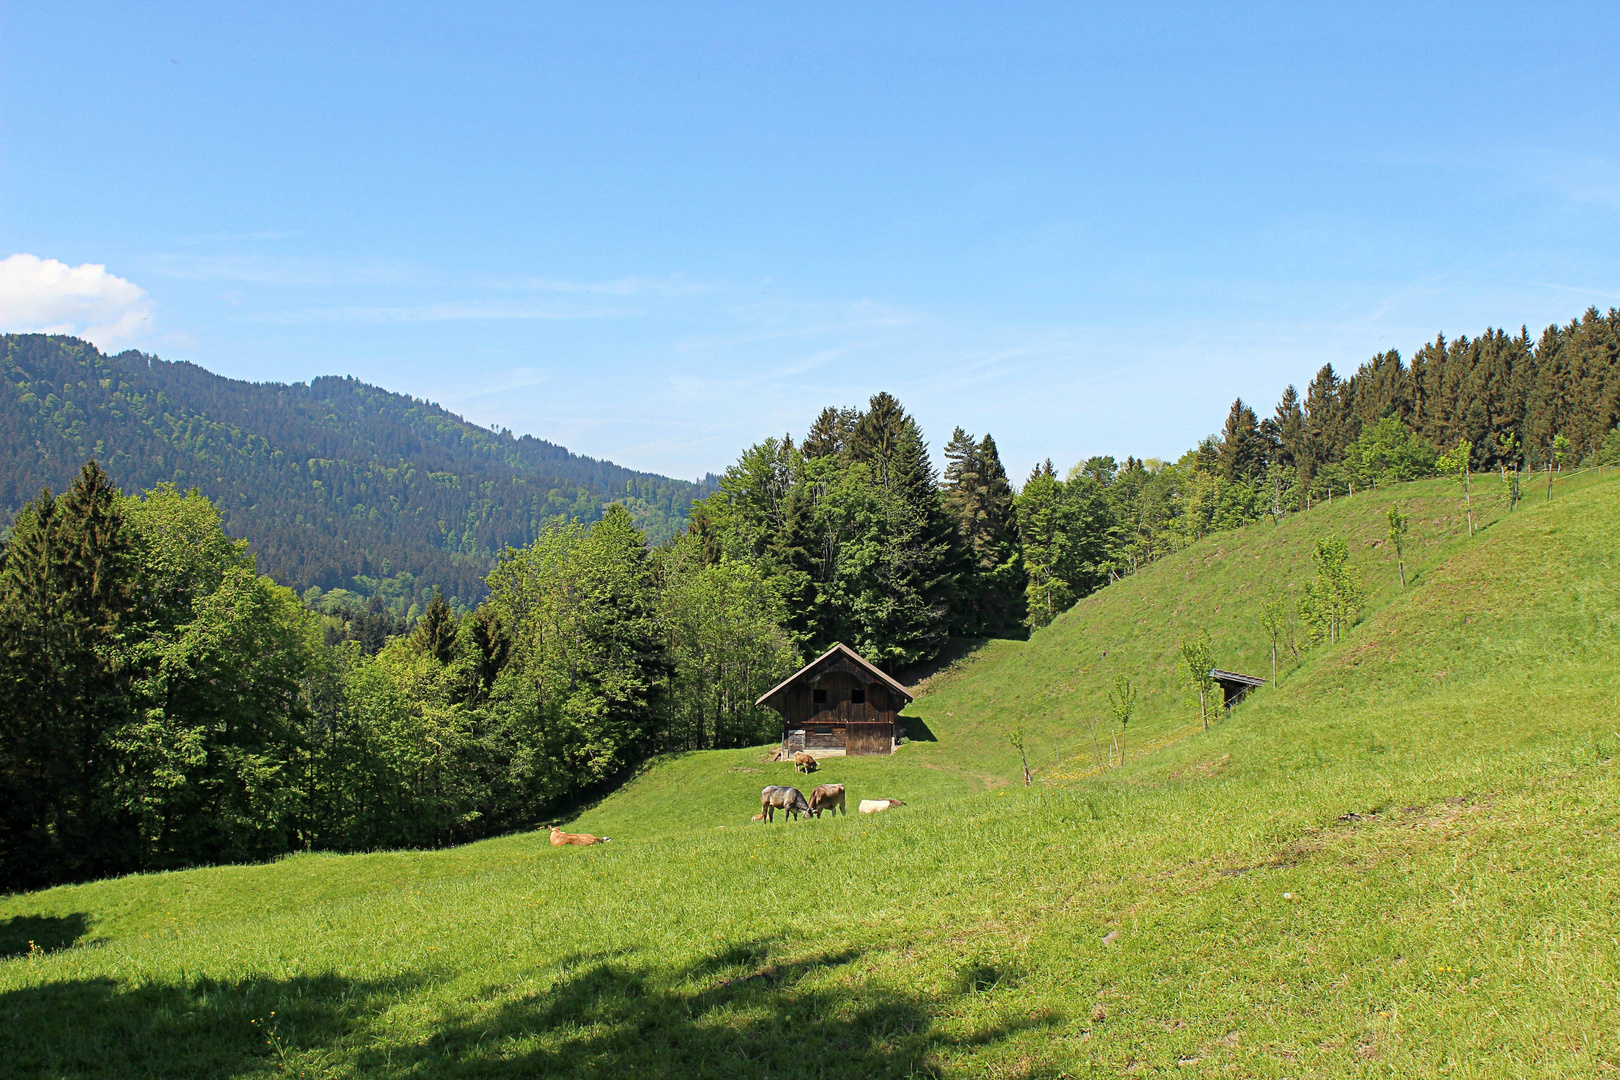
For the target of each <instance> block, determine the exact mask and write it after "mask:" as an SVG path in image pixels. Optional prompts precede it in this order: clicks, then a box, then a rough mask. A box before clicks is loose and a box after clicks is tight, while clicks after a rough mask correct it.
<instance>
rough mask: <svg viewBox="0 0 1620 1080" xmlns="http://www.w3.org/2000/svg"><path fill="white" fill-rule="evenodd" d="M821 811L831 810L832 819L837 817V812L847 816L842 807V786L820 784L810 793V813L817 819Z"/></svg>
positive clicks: (847, 813)
mask: <svg viewBox="0 0 1620 1080" xmlns="http://www.w3.org/2000/svg"><path fill="white" fill-rule="evenodd" d="M823 810H831V811H832V812H833V817H837V816H838V813H839V811H843V813H844V815H845V816H846V817H847V816H849V811H848V810H847V809H846V808H845V807H844V785H843V784H822V785H821V786H820V787H818V788H816V790H814V791H812V792H811V793H810V812H811V813H812V814H814V815H815V816H816V817H818V818H819V817H820V816H821V812H822V811H823Z"/></svg>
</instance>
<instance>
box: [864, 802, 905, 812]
mask: <svg viewBox="0 0 1620 1080" xmlns="http://www.w3.org/2000/svg"><path fill="white" fill-rule="evenodd" d="M904 805H906V804H905V803H903V802H901V801H900V800H899V799H862V800H861V813H863V814H881V813H882V812H883V811H885V810H887V809H889V808H890V807H894V806H904Z"/></svg>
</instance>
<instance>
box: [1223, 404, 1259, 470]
mask: <svg viewBox="0 0 1620 1080" xmlns="http://www.w3.org/2000/svg"><path fill="white" fill-rule="evenodd" d="M1265 469H1266V454H1265V441H1264V440H1263V439H1262V438H1261V435H1260V425H1259V422H1258V420H1257V419H1256V418H1255V415H1254V410H1253V409H1251V408H1249V407H1248V406H1247V405H1245V404H1244V403H1243V399H1242V398H1238V399H1237V400H1236V401H1234V402H1232V408H1231V411H1230V412H1228V413H1227V416H1226V427H1225V429H1224V430H1223V431H1222V433H1221V450H1220V459H1219V461H1218V463H1217V464H1216V471H1217V472H1218V473H1219V474H1220V476H1221V478H1222V479H1223V480H1226V481H1227V482H1228V483H1235V484H1248V483H1252V482H1253V481H1254V480H1255V478H1256V477H1258V476H1260V475H1261V474H1263V473H1264V472H1265Z"/></svg>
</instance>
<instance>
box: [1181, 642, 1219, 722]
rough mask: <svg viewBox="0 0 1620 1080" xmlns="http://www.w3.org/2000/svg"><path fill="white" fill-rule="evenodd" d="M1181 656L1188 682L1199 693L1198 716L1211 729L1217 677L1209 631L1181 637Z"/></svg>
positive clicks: (1194, 691)
mask: <svg viewBox="0 0 1620 1080" xmlns="http://www.w3.org/2000/svg"><path fill="white" fill-rule="evenodd" d="M1181 658H1182V659H1183V660H1184V661H1186V664H1187V683H1188V685H1189V686H1191V687H1192V690H1193V693H1195V694H1197V695H1198V718H1199V719H1200V720H1202V721H1203V723H1204V730H1205V731H1208V730H1209V695H1210V691H1212V690H1213V689H1214V688H1215V677H1214V676H1213V675H1211V674H1210V671H1211V670H1212V669H1213V668H1214V667H1215V660H1214V657H1213V654H1212V653H1211V652H1210V648H1209V631H1208V630H1202V631H1200V632H1199V634H1198V636H1197V637H1195V638H1182V639H1181Z"/></svg>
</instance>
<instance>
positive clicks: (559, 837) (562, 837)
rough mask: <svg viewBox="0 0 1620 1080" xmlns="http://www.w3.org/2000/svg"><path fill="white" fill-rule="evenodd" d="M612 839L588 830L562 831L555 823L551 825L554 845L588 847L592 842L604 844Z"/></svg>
mask: <svg viewBox="0 0 1620 1080" xmlns="http://www.w3.org/2000/svg"><path fill="white" fill-rule="evenodd" d="M612 839H613V837H611V836H592V835H591V834H590V833H588V832H563V831H562V830H561V829H559V828H557V826H555V825H553V826H552V827H551V843H552V846H554V847H564V846H566V845H568V844H578V845H579V846H580V847H590V846H591V845H592V844H605V843H607V842H608V841H609V840H612Z"/></svg>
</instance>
